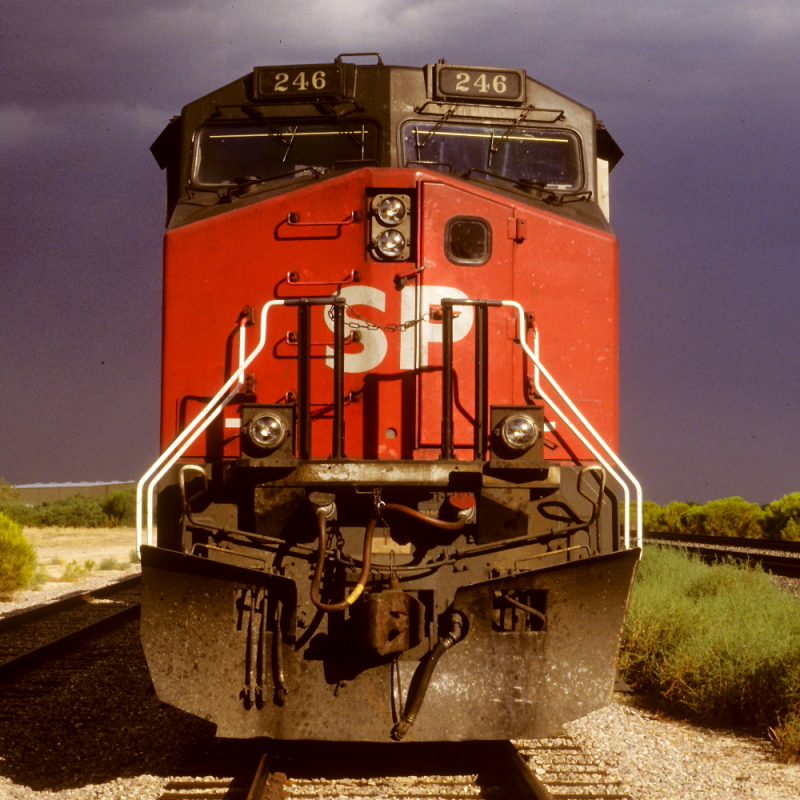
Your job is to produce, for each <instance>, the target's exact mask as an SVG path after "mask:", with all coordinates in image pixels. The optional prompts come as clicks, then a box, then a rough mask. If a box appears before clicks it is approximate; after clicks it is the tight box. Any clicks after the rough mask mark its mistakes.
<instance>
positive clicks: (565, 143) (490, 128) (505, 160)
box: [403, 122, 581, 189]
mask: <svg viewBox="0 0 800 800" xmlns="http://www.w3.org/2000/svg"><path fill="white" fill-rule="evenodd" d="M403 152H404V156H405V163H406V166H414V165H415V164H426V165H428V166H431V167H433V168H434V169H441V170H445V171H450V172H455V173H458V174H459V175H463V174H464V173H466V172H467V171H468V170H469V169H478V170H485V171H487V172H490V173H494V174H495V175H500V176H503V177H505V178H511V179H512V180H525V181H536V182H541V183H544V184H546V185H547V186H548V188H551V189H578V188H579V187H580V184H581V168H580V164H581V159H580V147H579V144H578V137H577V136H576V135H575V134H574V133H570V132H569V131H562V130H552V129H548V130H537V129H532V128H522V127H515V126H514V125H452V124H439V123H436V122H408V123H406V124H405V125H404V126H403Z"/></svg>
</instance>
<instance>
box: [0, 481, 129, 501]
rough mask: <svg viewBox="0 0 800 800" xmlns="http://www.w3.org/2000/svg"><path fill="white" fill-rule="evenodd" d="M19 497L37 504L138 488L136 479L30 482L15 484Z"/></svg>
mask: <svg viewBox="0 0 800 800" xmlns="http://www.w3.org/2000/svg"><path fill="white" fill-rule="evenodd" d="M14 488H15V489H16V490H17V492H19V499H20V500H21V501H22V502H23V503H28V504H30V505H35V504H36V503H46V502H49V501H51V500H58V499H60V498H62V497H69V496H70V495H73V494H84V495H86V496H87V497H96V498H98V499H101V498H103V497H105V496H106V495H107V494H108V493H109V492H110V491H111V490H112V489H136V481H106V482H97V483H86V482H84V483H28V484H26V485H24V486H15V487H14Z"/></svg>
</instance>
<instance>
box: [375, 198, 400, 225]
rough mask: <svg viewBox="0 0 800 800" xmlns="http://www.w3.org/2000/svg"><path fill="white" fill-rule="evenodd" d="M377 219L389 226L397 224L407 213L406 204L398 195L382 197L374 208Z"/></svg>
mask: <svg viewBox="0 0 800 800" xmlns="http://www.w3.org/2000/svg"><path fill="white" fill-rule="evenodd" d="M375 213H376V214H377V216H378V219H379V220H380V221H381V222H382V223H383V224H384V225H389V226H394V225H399V224H400V223H401V222H402V221H403V220H404V219H405V218H406V214H407V213H408V211H407V209H406V204H405V203H404V202H403V201H402V200H401V199H400V198H399V197H394V196H392V197H384V198H383V200H381V201H380V203H379V204H378V207H377V208H376V209H375Z"/></svg>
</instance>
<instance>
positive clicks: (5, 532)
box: [0, 514, 38, 595]
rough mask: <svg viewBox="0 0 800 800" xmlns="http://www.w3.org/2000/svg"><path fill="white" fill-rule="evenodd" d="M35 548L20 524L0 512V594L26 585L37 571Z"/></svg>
mask: <svg viewBox="0 0 800 800" xmlns="http://www.w3.org/2000/svg"><path fill="white" fill-rule="evenodd" d="M37 565H38V558H37V556H36V548H35V547H34V546H33V545H32V544H31V543H30V542H29V541H28V540H27V539H26V538H25V536H24V535H23V533H22V528H21V526H20V525H19V524H18V523H16V522H14V520H11V519H9V518H8V517H6V516H5V515H3V514H0V595H5V594H8V593H9V592H13V591H14V590H15V589H22V588H24V587H25V586H28V585H29V584H30V583H31V582H32V581H33V579H34V577H35V576H36V573H37Z"/></svg>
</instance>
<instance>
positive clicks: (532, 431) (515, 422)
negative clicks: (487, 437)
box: [500, 414, 539, 450]
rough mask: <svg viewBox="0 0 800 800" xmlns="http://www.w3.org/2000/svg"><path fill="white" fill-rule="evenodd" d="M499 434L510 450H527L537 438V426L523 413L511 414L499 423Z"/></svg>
mask: <svg viewBox="0 0 800 800" xmlns="http://www.w3.org/2000/svg"><path fill="white" fill-rule="evenodd" d="M500 436H502V438H503V441H504V442H505V443H506V444H507V445H508V446H509V447H510V448H511V449H512V450H527V449H528V448H530V447H532V446H533V445H534V443H535V442H536V440H537V439H538V438H539V428H538V427H537V425H536V423H535V422H534V421H533V420H532V419H531V418H530V417H529V416H527V415H525V414H512V415H511V416H509V417H506V418H505V419H504V420H503V421H502V423H501V425H500Z"/></svg>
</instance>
